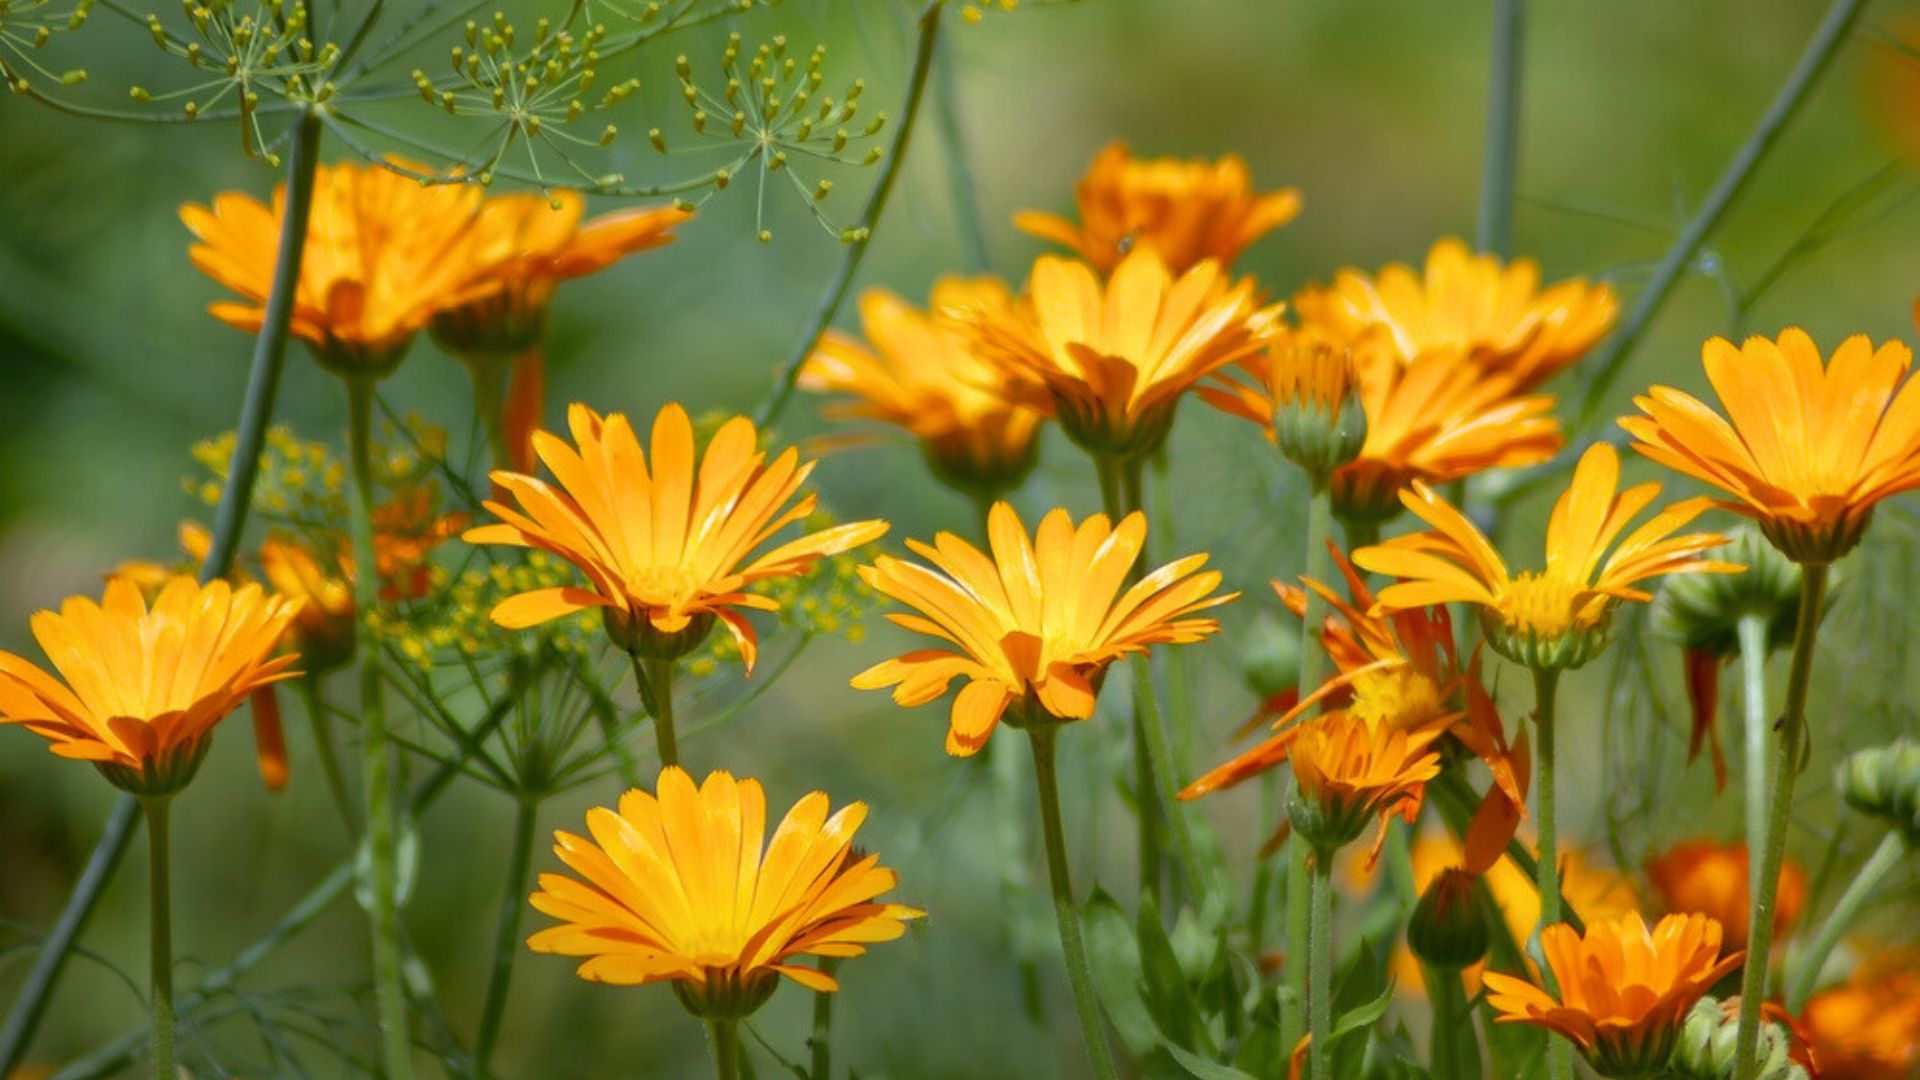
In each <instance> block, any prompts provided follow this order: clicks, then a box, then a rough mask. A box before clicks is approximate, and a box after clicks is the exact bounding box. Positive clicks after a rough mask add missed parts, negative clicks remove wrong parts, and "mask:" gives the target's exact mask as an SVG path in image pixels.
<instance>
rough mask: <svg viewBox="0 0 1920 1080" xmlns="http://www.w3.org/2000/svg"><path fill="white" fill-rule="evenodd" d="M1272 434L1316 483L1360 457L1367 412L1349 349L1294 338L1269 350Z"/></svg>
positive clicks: (1317, 486)
mask: <svg viewBox="0 0 1920 1080" xmlns="http://www.w3.org/2000/svg"><path fill="white" fill-rule="evenodd" d="M1267 363H1268V365H1269V366H1268V388H1269V391H1270V393H1271V394H1272V396H1273V438H1274V442H1276V443H1277V444H1279V447H1280V452H1281V453H1282V454H1285V455H1286V458H1287V460H1288V461H1291V462H1293V463H1294V464H1295V465H1298V466H1300V467H1301V468H1302V469H1305V470H1306V472H1307V475H1308V476H1309V477H1311V478H1312V479H1313V484H1314V487H1315V488H1321V487H1325V486H1326V484H1327V481H1328V480H1329V478H1331V477H1332V476H1333V472H1334V470H1335V469H1338V468H1339V467H1340V466H1342V465H1345V464H1346V463H1347V462H1349V461H1352V460H1353V459H1354V458H1356V457H1359V456H1360V448H1361V447H1363V446H1365V445H1366V442H1367V414H1366V411H1365V410H1364V409H1362V408H1361V407H1360V396H1359V394H1358V392H1357V388H1356V386H1355V385H1354V374H1353V354H1352V353H1351V352H1350V351H1348V350H1346V349H1343V348H1336V347H1335V346H1333V345H1331V344H1328V343H1326V342H1324V341H1317V340H1312V339H1300V338H1295V339H1292V340H1289V341H1286V342H1283V343H1280V344H1276V345H1274V346H1273V347H1272V348H1271V349H1270V350H1269V352H1268V354H1267Z"/></svg>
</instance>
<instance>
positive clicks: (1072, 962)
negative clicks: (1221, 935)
mask: <svg viewBox="0 0 1920 1080" xmlns="http://www.w3.org/2000/svg"><path fill="white" fill-rule="evenodd" d="M1035 713H1036V714H1035V715H1031V716H1030V718H1029V720H1028V727H1027V738H1028V741H1029V742H1031V743H1032V744H1033V781H1034V785H1035V787H1036V788H1037V789H1038V791H1039V794H1040V832H1041V835H1042V837H1043V839H1044V841H1045V844H1046V849H1047V881H1048V884H1050V885H1051V886H1052V888H1053V914H1054V918H1055V920H1056V921H1057V922H1058V923H1059V928H1060V952H1061V954H1062V955H1063V956H1064V958H1065V960H1066V967H1067V985H1068V986H1069V987H1071V988H1072V990H1073V1008H1074V1012H1075V1013H1076V1014H1078V1016H1079V1018H1080V1035H1081V1037H1082V1038H1083V1039H1085V1040H1086V1044H1087V1057H1088V1059H1089V1060H1090V1061H1091V1062H1092V1063H1093V1074H1094V1075H1095V1076H1096V1077H1099V1078H1100V1080H1116V1076H1117V1074H1116V1073H1115V1072H1114V1068H1113V1054H1112V1052H1111V1051H1110V1050H1108V1049H1107V1036H1106V1032H1105V1031H1104V1030H1102V1028H1101V1026H1100V1002H1099V999H1098V998H1096V997H1095V996H1094V990H1093V968H1092V967H1091V966H1090V965H1089V964H1088V963H1087V946H1086V942H1085V941H1084V940H1083V939H1082V938H1081V936H1080V909H1079V906H1078V905H1077V904H1076V902H1075V901H1074V896H1073V879H1072V877H1071V875H1070V874H1069V873H1068V870H1067V838H1066V832H1065V830H1064V829H1062V828H1061V826H1060V781H1059V778H1058V776H1057V775H1056V774H1055V771H1054V742H1055V738H1056V737H1057V736H1058V735H1059V733H1060V725H1059V723H1058V722H1057V721H1055V720H1053V719H1052V718H1051V717H1047V716H1044V715H1037V713H1038V710H1035Z"/></svg>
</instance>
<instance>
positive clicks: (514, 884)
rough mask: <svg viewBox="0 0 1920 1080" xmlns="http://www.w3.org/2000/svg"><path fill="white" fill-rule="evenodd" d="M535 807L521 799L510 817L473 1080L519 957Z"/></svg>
mask: <svg viewBox="0 0 1920 1080" xmlns="http://www.w3.org/2000/svg"><path fill="white" fill-rule="evenodd" d="M538 812H539V804H538V803H537V802H536V801H535V800H534V799H532V798H531V797H527V796H522V797H521V799H520V802H519V805H518V807H517V809H516V810H515V812H514V817H513V848H512V853H511V854H510V855H509V856H508V857H507V881H506V887H505V888H504V889H503V890H502V891H501V893H500V915H499V917H498V918H497V919H496V920H495V922H494V933H493V970H492V972H491V974H489V976H488V978H487V997H486V1001H485V1003H484V1004H483V1005H482V1006H481V1009H480V1034H479V1035H478V1036H476V1037H475V1038H474V1040H473V1068H472V1071H471V1073H470V1075H472V1076H473V1077H475V1078H476V1080H484V1077H486V1075H487V1065H488V1063H489V1062H490V1061H491V1060H492V1059H493V1048H494V1044H495V1043H496V1042H497V1041H498V1040H499V1038H500V1020H501V1018H502V1017H504V1016H505V1015H506V1012H507V990H508V988H509V987H510V986H511V985H512V983H513V962H514V960H515V959H517V958H518V957H519V955H520V910H521V909H522V908H523V907H525V906H526V903H527V900H526V892H527V867H528V866H529V865H530V864H531V863H532V861H533V830H534V824H535V819H536V817H537V816H538Z"/></svg>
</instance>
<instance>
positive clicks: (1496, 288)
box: [1294, 239, 1616, 392]
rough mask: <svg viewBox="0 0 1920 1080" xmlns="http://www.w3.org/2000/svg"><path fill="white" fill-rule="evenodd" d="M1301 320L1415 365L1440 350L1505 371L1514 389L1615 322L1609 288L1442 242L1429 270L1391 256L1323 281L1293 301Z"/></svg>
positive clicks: (1538, 378) (1532, 383)
mask: <svg viewBox="0 0 1920 1080" xmlns="http://www.w3.org/2000/svg"><path fill="white" fill-rule="evenodd" d="M1294 306H1295V308H1296V309H1297V310H1298V311H1299V314H1300V318H1301V321H1302V322H1303V323H1306V324H1307V325H1311V326H1315V327H1318V328H1320V329H1321V330H1322V331H1324V332H1326V333H1329V334H1332V335H1334V336H1336V337H1339V338H1344V339H1346V340H1349V341H1351V342H1353V343H1354V345H1355V347H1356V348H1357V349H1360V350H1361V351H1363V352H1370V353H1374V354H1376V356H1377V357H1385V358H1391V359H1397V360H1399V361H1400V362H1401V363H1412V362H1413V361H1414V360H1416V359H1418V358H1419V357H1421V356H1424V355H1426V354H1428V353H1442V354H1445V355H1447V356H1448V357H1450V358H1452V359H1453V361H1454V362H1456V363H1459V362H1467V363H1471V364H1473V365H1474V366H1476V367H1478V368H1480V369H1482V370H1483V371H1486V372H1491V373H1496V374H1501V375H1506V376H1508V377H1509V378H1510V379H1511V380H1512V382H1513V387H1514V389H1515V391H1517V392H1526V391H1529V390H1532V389H1533V388H1534V387H1536V386H1539V385H1540V384H1541V383H1543V382H1545V381H1547V380H1548V379H1550V378H1552V377H1553V376H1554V375H1555V374H1558V373H1559V372H1560V371H1561V370H1563V369H1565V368H1566V367H1568V366H1569V365H1571V364H1572V363H1574V362H1575V361H1576V360H1578V359H1580V357H1581V356H1582V355H1584V354H1585V353H1586V351H1587V350H1588V349H1590V348H1592V347H1593V345H1594V343H1595V342H1597V341H1599V340H1600V338H1601V336H1602V335H1603V334H1605V333H1606V332H1607V329H1608V328H1609V327H1611V326H1612V325H1613V318H1614V312H1615V308H1616V303H1615V300H1614V296H1613V290H1612V289H1609V288H1608V287H1607V286H1605V285H1592V284H1589V283H1588V282H1587V281H1585V280H1584V279H1580V278H1575V279H1572V280H1569V281H1563V282H1560V283H1558V284H1556V285H1551V286H1548V287H1547V288H1545V289H1542V288H1541V287H1540V267H1539V266H1538V265H1537V264H1535V263H1534V262H1533V260H1531V259H1516V260H1514V261H1513V262H1512V263H1509V264H1506V265H1504V266H1503V265H1502V264H1501V262H1500V260H1499V259H1498V258H1497V257H1495V256H1492V255H1475V254H1473V253H1472V252H1471V251H1470V250H1469V249H1468V248H1467V245H1466V244H1464V243H1462V242H1460V241H1459V240H1455V239H1445V240H1441V241H1440V242H1438V243H1436V244H1434V245H1433V250H1432V251H1430V252H1428V254H1427V264H1426V270H1425V273H1424V274H1422V273H1420V272H1418V271H1416V270H1414V269H1413V268H1412V267H1409V266H1405V265H1402V264H1399V263H1394V264H1392V265H1390V266H1388V267H1386V268H1385V269H1384V270H1382V271H1380V274H1379V277H1378V278H1377V279H1376V278H1374V277H1370V276H1368V275H1367V274H1365V273H1363V272H1361V271H1359V270H1351V269H1349V270H1342V271H1341V272H1340V273H1339V274H1338V275H1336V276H1335V278H1334V281H1333V284H1332V285H1331V286H1329V287H1326V288H1312V289H1307V290H1303V291H1302V292H1301V293H1300V294H1299V295H1297V296H1296V297H1295V298H1294Z"/></svg>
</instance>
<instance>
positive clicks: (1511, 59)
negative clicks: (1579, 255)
mask: <svg viewBox="0 0 1920 1080" xmlns="http://www.w3.org/2000/svg"><path fill="white" fill-rule="evenodd" d="M1526 15H1527V6H1526V0H1494V5H1493V57H1492V64H1491V65H1490V66H1491V68H1492V78H1491V81H1490V85H1489V86H1488V88H1487V148H1486V155H1485V157H1484V159H1483V160H1484V164H1483V165H1482V168H1481V172H1480V221H1479V227H1478V229H1477V230H1476V231H1475V235H1474V241H1475V244H1476V246H1477V247H1479V249H1480V250H1481V251H1490V252H1493V253H1494V254H1496V255H1499V256H1500V257H1502V258H1505V257H1506V256H1507V254H1508V252H1509V250H1510V249H1511V248H1512V246H1513V244H1512V239H1513V187H1514V184H1513V178H1514V174H1515V173H1516V172H1517V171H1518V169H1519V162H1520V83H1521V72H1522V68H1523V64H1522V54H1523V49H1522V44H1523V40H1524V37H1525V31H1526V24H1527V19H1526Z"/></svg>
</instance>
